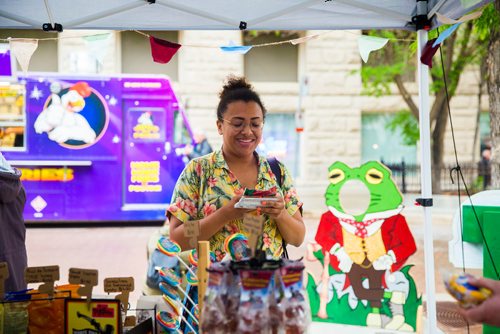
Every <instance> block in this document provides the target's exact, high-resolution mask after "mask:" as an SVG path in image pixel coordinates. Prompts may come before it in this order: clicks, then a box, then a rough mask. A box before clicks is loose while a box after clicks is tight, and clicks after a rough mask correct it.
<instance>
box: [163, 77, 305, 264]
mask: <svg viewBox="0 0 500 334" xmlns="http://www.w3.org/2000/svg"><path fill="white" fill-rule="evenodd" d="M219 97H220V100H219V105H218V107H217V121H216V125H217V131H218V133H219V135H221V136H222V141H223V144H222V147H221V149H218V150H216V151H214V152H212V153H211V154H208V155H205V156H203V157H200V158H198V159H194V160H191V161H190V162H189V164H188V165H187V166H186V168H185V169H184V171H183V172H182V173H181V175H180V176H179V179H178V180H177V184H176V186H175V189H174V192H173V194H172V200H171V204H170V207H169V209H168V210H167V218H168V219H169V221H170V238H171V239H172V240H174V241H176V242H177V243H178V244H179V245H180V246H181V248H182V249H183V250H187V249H190V248H192V246H190V245H189V240H188V238H186V237H185V236H184V223H185V222H187V221H194V220H198V221H199V227H200V235H199V237H198V240H209V241H210V250H211V251H213V252H214V253H219V254H220V255H221V258H223V257H224V255H225V252H226V251H225V249H224V240H225V239H226V237H228V236H229V235H231V234H233V233H236V232H241V233H243V234H245V235H247V234H246V230H245V228H244V226H243V216H244V214H245V213H246V212H248V211H249V210H246V209H238V208H235V207H234V205H235V204H236V203H237V202H238V201H239V199H240V198H241V195H242V194H243V192H244V189H245V188H248V189H258V190H267V189H269V188H271V187H273V186H275V187H276V189H277V199H278V200H277V201H276V202H270V203H266V204H265V205H264V206H262V207H259V208H258V209H257V210H258V211H260V213H261V214H263V215H264V217H265V221H264V227H263V233H266V235H267V237H268V240H267V242H268V244H269V245H268V247H266V249H265V251H266V255H267V256H269V257H273V258H277V257H280V256H281V254H282V252H283V247H282V246H283V241H285V242H286V243H288V244H291V245H294V246H299V245H300V244H301V243H302V242H303V240H304V235H305V226H304V222H303V220H302V214H301V212H300V208H301V206H302V203H301V202H300V201H299V199H298V196H297V192H296V190H295V187H294V185H293V181H292V177H291V175H290V173H289V172H288V170H287V169H286V168H285V166H284V165H283V164H282V163H281V162H280V163H279V167H280V169H281V172H282V185H281V187H279V186H278V183H277V181H276V179H275V177H274V174H273V173H272V171H271V168H270V166H269V163H268V161H267V159H266V158H265V157H264V156H260V155H259V154H258V153H257V152H256V151H255V149H256V148H257V146H258V145H259V143H260V141H261V139H262V129H263V127H264V121H265V118H266V109H265V107H264V105H263V104H262V101H261V99H260V97H259V95H258V94H257V93H256V92H255V91H254V90H253V87H252V86H251V85H250V84H249V83H247V81H246V80H245V78H240V77H229V78H228V80H227V83H226V84H225V85H224V87H223V89H222V91H221V92H220V94H219ZM261 242H262V241H261Z"/></svg>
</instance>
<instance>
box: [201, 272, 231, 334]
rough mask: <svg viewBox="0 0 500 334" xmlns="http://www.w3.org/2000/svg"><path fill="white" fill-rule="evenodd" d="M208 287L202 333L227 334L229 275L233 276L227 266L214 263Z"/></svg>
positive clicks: (204, 304)
mask: <svg viewBox="0 0 500 334" xmlns="http://www.w3.org/2000/svg"><path fill="white" fill-rule="evenodd" d="M208 272H209V275H208V285H207V290H206V292H205V298H204V302H203V311H202V313H201V314H202V318H201V324H200V326H201V331H202V332H203V333H214V334H222V333H226V330H225V328H226V326H227V322H228V318H229V317H228V314H227V311H226V300H225V299H226V296H227V291H226V290H227V282H226V281H227V275H231V273H230V272H229V269H228V268H227V265H225V264H223V263H217V262H216V263H213V264H212V265H211V266H210V268H209V269H208Z"/></svg>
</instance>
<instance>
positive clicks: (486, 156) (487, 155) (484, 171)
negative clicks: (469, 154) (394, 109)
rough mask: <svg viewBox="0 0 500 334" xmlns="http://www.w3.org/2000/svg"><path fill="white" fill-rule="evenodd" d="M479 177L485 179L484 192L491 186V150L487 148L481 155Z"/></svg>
mask: <svg viewBox="0 0 500 334" xmlns="http://www.w3.org/2000/svg"><path fill="white" fill-rule="evenodd" d="M478 175H479V176H482V177H483V190H486V189H488V188H489V186H490V184H491V149H490V148H489V147H487V148H485V149H484V150H483V152H482V153H481V161H479V163H478Z"/></svg>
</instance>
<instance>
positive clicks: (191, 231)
mask: <svg viewBox="0 0 500 334" xmlns="http://www.w3.org/2000/svg"><path fill="white" fill-rule="evenodd" d="M199 235H200V221H199V220H191V221H187V222H185V223H184V236H185V237H186V238H189V246H191V247H192V248H195V247H196V246H197V244H198V236H199Z"/></svg>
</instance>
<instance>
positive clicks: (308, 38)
mask: <svg viewBox="0 0 500 334" xmlns="http://www.w3.org/2000/svg"><path fill="white" fill-rule="evenodd" d="M318 36H319V35H309V36H305V37H300V38H296V39H292V40H290V43H292V44H293V45H297V44H301V43H305V42H307V41H310V40H312V39H316V38H318Z"/></svg>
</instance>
